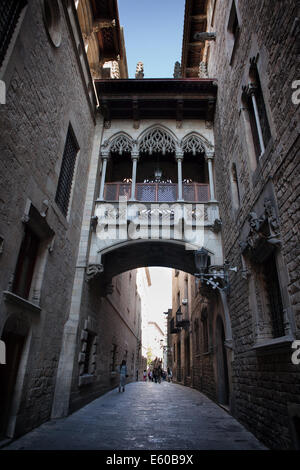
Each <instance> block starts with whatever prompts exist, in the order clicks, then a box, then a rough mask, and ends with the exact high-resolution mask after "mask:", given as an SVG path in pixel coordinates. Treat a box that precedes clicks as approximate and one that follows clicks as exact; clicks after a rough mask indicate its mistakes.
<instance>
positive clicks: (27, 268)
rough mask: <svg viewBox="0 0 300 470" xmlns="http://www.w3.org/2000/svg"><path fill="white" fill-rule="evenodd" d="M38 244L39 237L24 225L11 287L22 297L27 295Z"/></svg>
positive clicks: (25, 297)
mask: <svg viewBox="0 0 300 470" xmlns="http://www.w3.org/2000/svg"><path fill="white" fill-rule="evenodd" d="M39 244H40V240H39V238H38V237H37V236H36V235H35V234H34V233H33V232H32V231H31V230H30V229H29V228H28V227H26V228H25V234H24V237H23V241H22V244H21V248H20V252H19V256H18V261H17V266H16V270H15V275H14V282H13V287H12V291H13V292H14V293H15V294H17V295H19V296H20V297H23V298H24V299H28V297H29V292H30V287H31V283H32V278H33V271H34V267H35V264H36V260H37V254H38V249H39Z"/></svg>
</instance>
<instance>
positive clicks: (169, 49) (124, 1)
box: [118, 0, 185, 78]
mask: <svg viewBox="0 0 300 470" xmlns="http://www.w3.org/2000/svg"><path fill="white" fill-rule="evenodd" d="M118 5H119V16H120V24H121V26H123V27H124V35H125V45H126V50H127V63H128V74H129V78H134V77H135V69H136V64H137V62H139V61H142V62H143V63H144V74H145V78H173V72H174V64H175V62H176V61H177V60H178V61H179V62H180V60H181V47H182V35H183V21H184V5H185V0H118Z"/></svg>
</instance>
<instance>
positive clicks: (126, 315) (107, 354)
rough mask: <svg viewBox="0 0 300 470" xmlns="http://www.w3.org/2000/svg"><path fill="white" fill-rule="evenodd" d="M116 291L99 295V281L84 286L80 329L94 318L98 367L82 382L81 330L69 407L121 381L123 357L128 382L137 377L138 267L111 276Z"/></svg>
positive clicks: (89, 399)
mask: <svg viewBox="0 0 300 470" xmlns="http://www.w3.org/2000/svg"><path fill="white" fill-rule="evenodd" d="M112 285H113V293H112V294H108V295H107V297H102V298H101V297H99V293H98V289H97V282H95V283H94V284H93V285H92V284H91V285H88V284H87V283H86V285H85V286H84V291H83V296H82V301H81V311H82V316H81V319H80V324H79V333H80V332H81V331H82V330H83V329H84V324H85V321H86V319H88V318H91V319H92V321H93V322H94V325H95V326H94V329H95V330H94V332H95V334H96V335H97V352H96V368H95V373H94V377H93V381H92V382H90V383H88V384H86V385H82V386H79V385H80V382H79V380H80V364H79V362H78V357H79V354H80V351H81V340H80V334H78V342H77V348H76V354H75V357H74V359H75V361H74V370H73V379H72V389H71V397H70V411H74V410H75V409H77V408H80V407H81V406H83V405H84V404H86V403H88V402H89V401H91V400H93V399H94V398H96V397H98V396H99V395H102V394H103V393H105V392H107V391H108V390H111V389H112V388H115V387H117V386H118V385H119V373H118V367H119V366H120V364H121V361H122V360H123V359H125V360H126V363H127V372H128V379H127V381H128V382H131V381H134V380H136V369H137V368H138V364H139V362H140V349H139V345H140V339H141V310H140V297H139V295H138V293H137V288H136V270H134V271H128V272H125V273H123V274H120V275H119V276H116V277H114V278H113V280H112ZM113 345H115V346H116V353H115V363H114V365H113V363H112V356H113V354H112V351H113Z"/></svg>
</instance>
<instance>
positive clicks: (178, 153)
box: [176, 148, 184, 202]
mask: <svg viewBox="0 0 300 470" xmlns="http://www.w3.org/2000/svg"><path fill="white" fill-rule="evenodd" d="M183 155H184V154H183V150H182V149H181V148H177V149H176V160H177V171H178V198H177V201H178V202H183V185H182V160H183Z"/></svg>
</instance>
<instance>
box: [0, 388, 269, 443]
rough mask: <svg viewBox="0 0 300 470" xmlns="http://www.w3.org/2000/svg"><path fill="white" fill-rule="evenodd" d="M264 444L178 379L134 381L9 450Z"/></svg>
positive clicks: (45, 426)
mask: <svg viewBox="0 0 300 470" xmlns="http://www.w3.org/2000/svg"><path fill="white" fill-rule="evenodd" d="M264 448H265V447H264V446H263V445H262V444H261V443H260V442H259V441H258V440H257V439H256V438H255V437H254V436H253V434H251V433H250V432H248V431H247V430H246V429H245V428H244V427H243V426H242V425H241V424H240V423H238V421H236V420H235V419H234V418H233V417H232V416H230V415H229V414H228V413H227V412H226V411H225V410H223V409H222V408H220V407H219V406H218V405H216V404H215V403H213V402H212V401H211V400H209V399H208V398H207V397H206V396H205V395H203V394H202V393H200V392H198V391H196V390H194V389H191V388H188V387H184V386H182V385H178V384H173V383H171V384H170V383H167V382H163V383H161V384H155V383H143V382H135V383H130V384H128V385H127V386H126V390H125V392H124V393H118V390H117V389H114V390H112V391H110V392H108V393H106V394H105V395H103V396H102V397H100V398H97V399H96V400H94V401H93V402H92V403H90V404H88V405H86V406H85V407H83V408H81V409H80V410H79V411H77V412H75V413H73V414H72V415H70V416H68V417H67V418H62V419H57V420H53V421H49V422H47V423H45V424H43V425H42V426H40V427H39V428H37V429H35V430H33V431H31V432H29V433H28V434H26V435H25V436H23V437H21V438H19V439H17V440H15V441H13V442H12V443H11V444H10V445H8V446H7V447H5V448H4V449H7V450H14V449H18V450H19V449H26V450H52V449H53V450H62V449H65V450H76V449H77V450H100V449H101V450H103V449H107V450H111V449H114V450H124V449H126V450H144V449H146V450H165V449H167V450H178V449H180V450H186V449H193V450H252V449H264Z"/></svg>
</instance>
